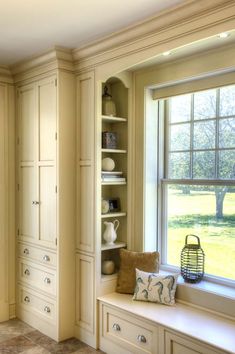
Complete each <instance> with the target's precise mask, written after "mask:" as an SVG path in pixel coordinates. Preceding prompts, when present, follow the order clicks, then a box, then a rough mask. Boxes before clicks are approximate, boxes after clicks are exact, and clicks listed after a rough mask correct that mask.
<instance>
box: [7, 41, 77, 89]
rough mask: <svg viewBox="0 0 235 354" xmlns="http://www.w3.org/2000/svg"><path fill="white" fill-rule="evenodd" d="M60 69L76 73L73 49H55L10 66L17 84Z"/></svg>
mask: <svg viewBox="0 0 235 354" xmlns="http://www.w3.org/2000/svg"><path fill="white" fill-rule="evenodd" d="M58 69H62V70H66V71H71V72H73V71H74V61H73V56H72V50H71V49H67V48H63V47H54V48H53V49H50V50H48V51H46V52H44V53H41V54H39V55H35V56H33V57H31V58H28V59H26V60H24V61H21V62H19V63H17V64H15V65H12V66H10V70H11V73H12V75H13V78H14V82H16V83H17V82H19V81H22V80H27V79H30V78H33V77H36V76H38V75H41V74H45V73H48V72H51V71H56V70H58Z"/></svg>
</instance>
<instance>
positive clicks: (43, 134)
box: [37, 78, 57, 247]
mask: <svg viewBox="0 0 235 354" xmlns="http://www.w3.org/2000/svg"><path fill="white" fill-rule="evenodd" d="M37 103H38V147H39V148H38V157H37V158H38V171H37V174H38V195H39V243H41V244H42V245H45V246H47V247H55V244H56V225H57V220H56V192H57V186H56V139H57V126H56V122H57V114H56V81H55V79H54V78H49V79H45V80H42V81H40V82H39V83H38V86H37Z"/></svg>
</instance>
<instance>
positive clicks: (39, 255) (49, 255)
mask: <svg viewBox="0 0 235 354" xmlns="http://www.w3.org/2000/svg"><path fill="white" fill-rule="evenodd" d="M19 256H21V257H25V258H27V259H30V260H33V261H36V262H40V263H41V264H45V265H49V266H53V267H56V253H54V252H51V251H48V250H44V249H41V248H37V247H35V246H31V245H28V244H24V243H19Z"/></svg>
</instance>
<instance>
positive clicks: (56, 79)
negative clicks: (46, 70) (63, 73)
mask: <svg viewBox="0 0 235 354" xmlns="http://www.w3.org/2000/svg"><path fill="white" fill-rule="evenodd" d="M55 86H56V87H57V79H55Z"/></svg>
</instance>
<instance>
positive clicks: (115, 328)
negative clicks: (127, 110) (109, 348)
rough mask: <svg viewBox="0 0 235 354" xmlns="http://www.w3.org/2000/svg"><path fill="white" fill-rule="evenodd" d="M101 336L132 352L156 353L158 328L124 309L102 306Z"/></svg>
mask: <svg viewBox="0 0 235 354" xmlns="http://www.w3.org/2000/svg"><path fill="white" fill-rule="evenodd" d="M102 321H103V323H102V336H104V338H106V339H108V340H111V341H113V342H115V343H117V344H120V345H122V346H123V347H124V348H125V349H126V350H129V351H130V352H134V353H140V354H142V353H151V354H153V353H157V352H158V350H157V348H158V328H157V326H151V325H150V324H148V323H145V322H144V321H143V320H141V319H138V318H135V317H132V316H131V315H129V314H127V313H126V312H124V311H120V310H116V309H113V308H111V307H109V306H106V305H103V306H102Z"/></svg>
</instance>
